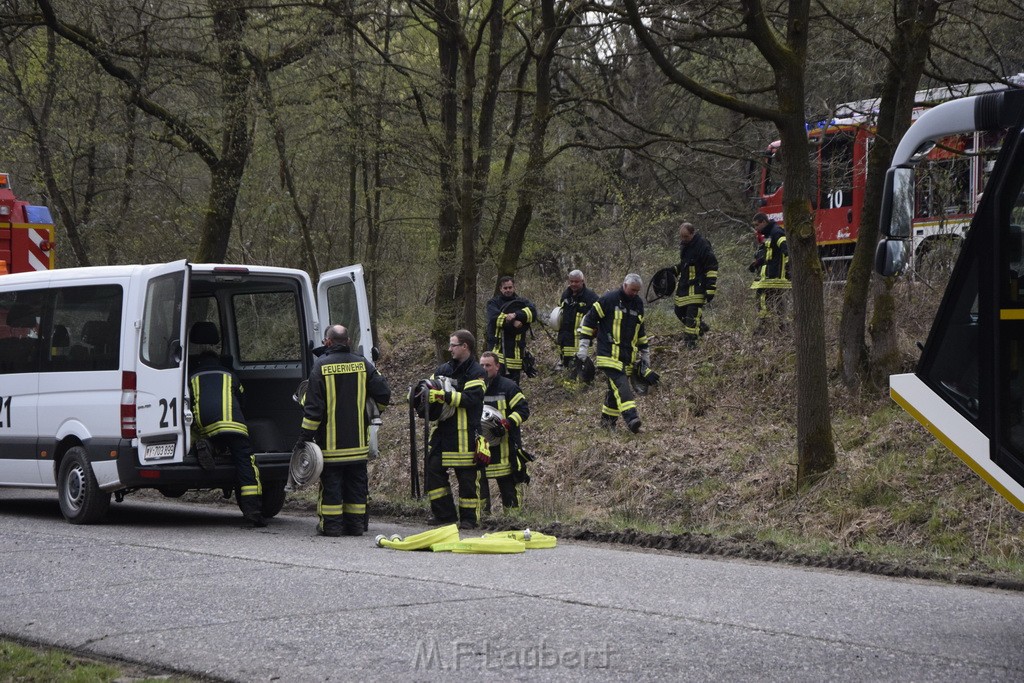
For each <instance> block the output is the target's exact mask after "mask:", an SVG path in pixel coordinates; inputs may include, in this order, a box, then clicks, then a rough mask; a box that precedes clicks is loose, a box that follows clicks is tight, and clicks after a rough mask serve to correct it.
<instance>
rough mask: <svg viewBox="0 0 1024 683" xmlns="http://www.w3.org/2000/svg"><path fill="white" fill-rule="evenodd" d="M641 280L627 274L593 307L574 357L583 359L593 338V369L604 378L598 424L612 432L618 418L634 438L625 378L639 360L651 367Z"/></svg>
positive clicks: (636, 427) (635, 419)
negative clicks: (604, 388) (602, 374)
mask: <svg viewBox="0 0 1024 683" xmlns="http://www.w3.org/2000/svg"><path fill="white" fill-rule="evenodd" d="M642 287H643V280H642V279H641V278H640V276H639V275H637V274H636V273H630V274H629V275H627V276H626V278H625V279H624V280H623V282H622V287H621V289H617V290H614V291H611V292H608V293H607V294H605V295H604V296H602V297H601V298H600V299H598V300H597V303H595V304H594V308H593V309H591V311H590V313H588V314H587V315H586V317H585V318H584V319H583V325H582V326H580V346H579V348H578V349H577V350H576V357H577V358H580V359H583V358H586V357H587V348H588V347H589V346H590V340H591V339H593V338H594V337H595V336H596V337H597V367H599V368H601V370H602V371H604V374H605V375H606V376H607V377H608V393H607V394H606V395H605V399H604V406H602V408H601V424H602V426H604V427H607V428H608V429H614V428H615V423H616V420H617V419H618V417H619V415H622V419H623V420H625V422H626V427H628V428H629V431H631V432H633V433H634V434H635V433H637V432H639V431H640V415H639V414H638V413H637V409H636V401H635V400H634V398H633V390H632V387H630V385H629V375H630V374H632V372H633V364H634V363H635V362H636V361H637V360H642V361H644V362H645V363H647V364H648V365H650V363H651V352H650V349H649V348H648V346H647V333H646V331H645V330H644V300H643V297H641V296H639V294H640V289H641V288H642Z"/></svg>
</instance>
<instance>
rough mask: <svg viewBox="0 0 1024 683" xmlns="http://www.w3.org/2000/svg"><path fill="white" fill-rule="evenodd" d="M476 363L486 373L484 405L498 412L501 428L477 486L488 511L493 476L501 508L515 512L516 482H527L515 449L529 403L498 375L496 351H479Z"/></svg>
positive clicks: (518, 499)
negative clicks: (484, 477) (499, 437)
mask: <svg viewBox="0 0 1024 683" xmlns="http://www.w3.org/2000/svg"><path fill="white" fill-rule="evenodd" d="M480 365H481V367H483V369H484V372H486V373H487V391H486V392H485V393H484V404H485V405H489V406H491V407H492V408H494V409H496V410H497V411H498V412H499V413H501V415H502V418H503V419H502V421H501V425H502V428H503V429H504V430H505V434H504V435H503V436H502V437H501V443H500V444H498V445H497V446H494V445H492V446H491V462H490V463H489V464H488V465H487V468H486V470H485V475H486V479H485V480H484V482H483V486H482V488H481V493H482V498H483V500H484V509H485V510H486V511H487V512H490V511H491V485H490V482H489V481H488V480H490V479H494V480H495V481H496V482H497V484H498V491H499V492H500V493H501V505H502V507H503V508H504V509H505V511H506V512H515V511H516V510H518V509H519V506H520V504H521V503H522V496H521V495H520V494H521V491H520V489H519V487H518V484H520V483H525V482H526V481H527V473H526V461H525V460H524V459H522V456H521V455H520V452H519V451H520V445H521V443H522V442H521V438H522V437H521V434H520V433H519V428H520V427H521V426H522V424H523V423H524V422H526V418H528V417H529V416H530V406H529V404H528V403H527V402H526V397H525V396H523V392H522V390H520V389H519V385H518V384H516V383H515V382H513V381H512V380H510V379H509V378H508V377H502V376H501V374H500V367H499V364H498V355H497V354H495V353H492V352H490V351H485V352H484V353H482V354H480Z"/></svg>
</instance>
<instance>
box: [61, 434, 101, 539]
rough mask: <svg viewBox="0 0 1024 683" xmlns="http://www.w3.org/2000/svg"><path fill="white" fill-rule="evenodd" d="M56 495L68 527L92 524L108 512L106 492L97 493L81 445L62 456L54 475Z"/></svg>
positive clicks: (89, 466) (87, 457)
mask: <svg viewBox="0 0 1024 683" xmlns="http://www.w3.org/2000/svg"><path fill="white" fill-rule="evenodd" d="M57 496H58V498H59V500H60V511H61V513H62V514H63V515H64V519H66V520H68V521H69V522H71V523H72V524H92V523H94V522H98V521H99V520H101V519H103V517H104V516H105V515H106V514H107V510H109V509H110V493H109V492H106V491H102V490H100V487H99V484H97V483H96V476H95V475H94V474H93V473H92V465H90V464H89V456H88V454H87V453H86V452H85V449H84V448H82V447H81V446H75V447H74V448H72V449H70V450H69V451H68V452H67V453H65V454H64V459H63V460H61V463H60V470H59V472H58V473H57Z"/></svg>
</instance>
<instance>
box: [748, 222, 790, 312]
mask: <svg viewBox="0 0 1024 683" xmlns="http://www.w3.org/2000/svg"><path fill="white" fill-rule="evenodd" d="M752 224H753V226H754V232H755V236H756V237H757V240H758V242H759V243H760V246H759V247H758V249H757V253H756V254H755V255H754V260H753V262H752V263H751V264H750V266H749V267H748V268H747V269H748V270H749V271H750V272H751V273H754V274H755V275H756V276H757V278H756V279H755V280H754V282H753V284H751V285H750V288H751V289H752V290H754V295H755V297H756V300H757V317H758V321H759V323H764V321H766V320H767V319H768V318H770V317H771V316H772V315H778V314H779V313H780V312H781V308H782V306H783V296H784V295H785V292H786V290H789V289H792V288H793V283H792V282H790V280H789V245H787V244H786V231H785V230H783V229H782V228H781V227H779V224H778V223H776V222H775V221H773V220H771V219H769V218H768V215H767V214H764V213H757V214H754V218H753V221H752Z"/></svg>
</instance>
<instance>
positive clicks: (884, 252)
mask: <svg viewBox="0 0 1024 683" xmlns="http://www.w3.org/2000/svg"><path fill="white" fill-rule="evenodd" d="M906 266H907V243H906V242H904V241H903V240H882V241H881V242H879V243H878V246H877V247H875V271H876V272H877V273H878V274H879V275H882V276H884V277H892V276H893V275H899V274H900V273H902V272H903V269H904V268H906Z"/></svg>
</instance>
